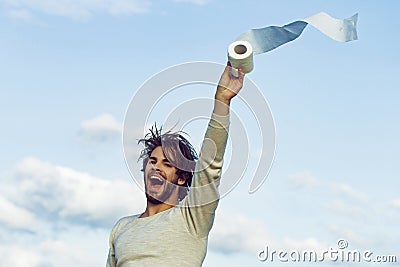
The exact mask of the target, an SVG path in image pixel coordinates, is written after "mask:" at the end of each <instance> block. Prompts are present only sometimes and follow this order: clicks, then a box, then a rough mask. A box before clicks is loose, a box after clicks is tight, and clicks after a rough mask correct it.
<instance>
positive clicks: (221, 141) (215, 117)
mask: <svg viewBox="0 0 400 267" xmlns="http://www.w3.org/2000/svg"><path fill="white" fill-rule="evenodd" d="M239 73H240V75H239V77H235V76H233V75H231V67H230V64H229V63H228V65H227V66H226V67H225V70H224V72H223V73H222V75H221V78H220V81H219V84H218V85H217V90H216V93H215V98H214V109H213V114H212V116H211V119H210V122H209V124H208V128H207V131H206V134H205V136H204V141H203V145H202V147H201V150H200V155H199V160H198V162H197V165H196V171H195V174H194V178H193V182H192V186H191V189H190V192H189V194H188V196H187V198H186V199H185V200H184V201H183V203H182V209H181V210H182V212H183V215H184V216H185V217H186V221H187V222H188V230H189V231H190V232H191V233H193V234H194V235H196V236H198V237H205V236H207V235H208V232H209V231H210V229H211V227H212V224H213V221H214V214H215V209H216V208H217V205H218V201H219V193H218V186H219V179H220V176H221V170H222V163H223V157H224V153H225V147H226V143H227V140H228V128H229V109H230V103H231V100H232V98H233V97H235V96H236V95H237V94H238V92H239V91H240V89H241V88H242V86H243V79H244V74H243V73H242V72H240V71H239Z"/></svg>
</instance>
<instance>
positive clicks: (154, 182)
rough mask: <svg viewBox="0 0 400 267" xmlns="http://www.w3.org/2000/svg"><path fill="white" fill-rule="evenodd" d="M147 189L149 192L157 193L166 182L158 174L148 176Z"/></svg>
mask: <svg viewBox="0 0 400 267" xmlns="http://www.w3.org/2000/svg"><path fill="white" fill-rule="evenodd" d="M148 181H149V184H148V188H149V189H150V191H158V190H159V189H160V188H161V187H162V186H163V185H164V183H165V182H166V181H165V179H164V178H163V177H162V176H161V175H159V174H152V175H150V177H149V179H148Z"/></svg>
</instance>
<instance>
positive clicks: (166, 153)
mask: <svg viewBox="0 0 400 267" xmlns="http://www.w3.org/2000/svg"><path fill="white" fill-rule="evenodd" d="M230 69H231V67H230V64H229V62H228V64H227V66H226V68H225V70H224V72H223V73H222V75H221V78H220V81H219V84H218V86H217V90H216V93H215V98H214V109H213V114H212V117H211V119H210V122H209V125H208V128H207V131H206V134H205V137H204V141H203V145H202V148H201V151H200V155H199V159H198V162H197V163H196V164H194V160H195V159H196V158H197V156H196V153H195V151H194V149H193V147H192V146H191V145H190V143H189V142H188V141H187V140H186V139H185V138H184V137H182V136H181V135H180V134H179V133H166V134H161V131H159V130H157V129H154V128H153V129H152V130H151V131H150V133H149V134H148V135H146V137H145V138H144V139H142V140H140V142H142V143H144V145H145V149H144V150H143V151H142V154H141V158H142V159H143V171H144V182H145V191H146V192H145V194H146V198H147V206H146V209H145V211H144V212H143V213H142V214H139V215H134V216H128V217H124V218H122V219H120V220H119V221H118V222H117V223H116V225H115V226H114V228H113V230H112V231H111V234H110V250H109V255H108V259H107V267H115V266H118V267H122V266H123V267H127V266H190V267H194V266H201V264H202V262H203V260H204V258H205V255H206V250H207V241H208V234H209V232H210V230H211V227H212V224H213V221H214V215H215V210H216V208H217V205H218V199H219V195H218V185H219V179H220V175H221V168H222V160H223V155H224V152H225V147H226V143H227V138H228V126H229V107H230V102H231V100H232V98H233V97H235V96H236V95H237V93H238V92H239V91H240V89H241V88H242V86H243V79H244V74H243V73H242V72H241V70H239V73H240V75H239V77H235V76H233V75H232V74H231V70H230ZM192 176H193V181H192ZM189 186H191V187H190V191H189Z"/></svg>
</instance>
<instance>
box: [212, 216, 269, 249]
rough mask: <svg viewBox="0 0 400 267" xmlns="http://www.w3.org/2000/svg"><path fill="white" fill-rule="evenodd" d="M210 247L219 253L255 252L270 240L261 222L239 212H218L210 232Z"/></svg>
mask: <svg viewBox="0 0 400 267" xmlns="http://www.w3.org/2000/svg"><path fill="white" fill-rule="evenodd" d="M209 239H210V242H209V244H210V248H211V249H213V250H214V251H217V252H221V253H227V254H229V253H237V252H250V253H256V252H257V251H258V250H259V249H260V248H263V247H264V245H265V243H266V242H268V241H270V238H269V237H268V235H267V233H266V231H265V226H264V224H263V223H262V222H260V221H258V220H255V219H250V218H248V217H246V216H244V215H240V214H227V213H224V212H218V214H217V215H216V219H215V223H214V226H213V228H212V230H211V233H210V238H209Z"/></svg>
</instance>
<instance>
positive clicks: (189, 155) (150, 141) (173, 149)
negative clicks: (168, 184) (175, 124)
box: [138, 124, 198, 201]
mask: <svg viewBox="0 0 400 267" xmlns="http://www.w3.org/2000/svg"><path fill="white" fill-rule="evenodd" d="M182 134H185V133H184V132H181V131H179V132H170V131H168V132H166V133H162V127H160V128H159V129H158V128H157V125H156V124H154V126H152V127H151V128H150V129H149V132H148V133H147V134H146V135H145V137H144V138H142V139H139V141H138V144H140V143H142V144H144V149H143V150H142V151H141V153H140V156H139V160H140V159H142V164H143V166H142V171H143V172H144V170H145V168H146V164H147V162H148V161H149V158H150V155H151V153H152V152H153V150H154V149H155V148H156V147H158V146H161V148H162V150H163V152H164V154H165V157H166V158H167V159H168V160H169V161H170V162H171V164H172V165H174V166H175V167H176V169H177V170H176V174H177V175H178V177H180V178H183V179H185V183H184V184H183V185H182V186H181V188H180V189H179V195H178V200H179V201H180V200H182V199H183V198H185V197H186V195H187V193H188V192H189V187H190V186H191V184H192V178H193V174H194V171H195V165H196V160H197V159H198V156H197V153H196V150H195V149H194V147H193V146H192V144H191V143H190V142H189V141H188V140H187V139H186V138H185V137H183V135H182Z"/></svg>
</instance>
